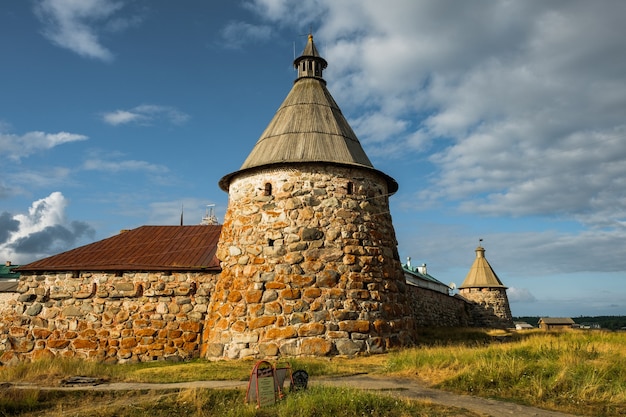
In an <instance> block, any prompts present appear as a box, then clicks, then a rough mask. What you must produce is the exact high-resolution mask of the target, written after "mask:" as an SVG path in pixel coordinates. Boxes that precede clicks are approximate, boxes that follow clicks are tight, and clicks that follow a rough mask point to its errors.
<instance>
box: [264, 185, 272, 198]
mask: <svg viewBox="0 0 626 417" xmlns="http://www.w3.org/2000/svg"><path fill="white" fill-rule="evenodd" d="M263 194H264V195H272V184H270V183H269V182H266V183H265V190H264V191H263Z"/></svg>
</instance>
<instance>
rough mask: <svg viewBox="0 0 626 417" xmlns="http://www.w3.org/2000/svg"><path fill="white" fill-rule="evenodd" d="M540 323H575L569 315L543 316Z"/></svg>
mask: <svg viewBox="0 0 626 417" xmlns="http://www.w3.org/2000/svg"><path fill="white" fill-rule="evenodd" d="M539 323H545V324H575V322H574V320H572V319H571V318H569V317H541V318H540V319H539Z"/></svg>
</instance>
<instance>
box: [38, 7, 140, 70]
mask: <svg viewBox="0 0 626 417" xmlns="http://www.w3.org/2000/svg"><path fill="white" fill-rule="evenodd" d="M124 5H125V3H124V1H121V0H80V1H77V0H40V1H38V2H37V3H36V4H35V8H34V10H35V14H36V15H37V17H38V18H39V20H40V21H41V22H42V23H43V24H44V29H43V35H44V36H45V37H46V38H48V39H49V40H50V41H51V42H52V43H54V44H55V45H57V46H60V47H62V48H66V49H69V50H71V51H73V52H75V53H77V54H79V55H81V56H84V57H88V58H94V59H98V60H102V61H111V60H113V58H114V55H113V53H112V52H111V51H110V50H109V49H108V48H107V47H105V46H104V45H103V44H102V41H101V33H102V32H103V31H109V32H115V31H121V30H125V29H126V28H128V27H130V26H134V25H137V24H138V23H139V22H140V21H141V18H140V17H138V16H130V17H127V18H120V17H116V16H115V14H116V13H117V12H119V11H120V10H121V9H122V8H123V7H124Z"/></svg>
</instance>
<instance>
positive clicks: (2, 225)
mask: <svg viewBox="0 0 626 417" xmlns="http://www.w3.org/2000/svg"><path fill="white" fill-rule="evenodd" d="M19 227H20V222H18V221H17V220H15V219H14V218H13V215H12V214H11V213H8V212H6V211H5V212H4V213H2V214H0V244H2V243H4V242H6V241H7V240H9V236H10V235H11V232H16V231H18V230H19Z"/></svg>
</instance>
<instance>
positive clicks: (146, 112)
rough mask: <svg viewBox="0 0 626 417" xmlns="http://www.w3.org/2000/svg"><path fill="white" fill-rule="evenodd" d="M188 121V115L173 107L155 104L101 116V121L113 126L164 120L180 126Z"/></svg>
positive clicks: (149, 123) (147, 123)
mask: <svg viewBox="0 0 626 417" xmlns="http://www.w3.org/2000/svg"><path fill="white" fill-rule="evenodd" d="M189 119H190V116H189V115H188V114H186V113H184V112H181V111H180V110H178V109H176V108H174V107H171V106H160V105H155V104H142V105H139V106H136V107H134V108H132V109H128V110H122V109H119V110H115V111H112V112H108V113H104V114H102V120H103V121H104V122H105V123H107V124H110V125H113V126H119V125H123V124H129V123H136V124H140V125H151V124H152V123H154V122H156V121H158V120H165V121H167V122H168V123H171V124H175V125H182V124H184V123H186V122H187V121H188V120H189Z"/></svg>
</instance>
